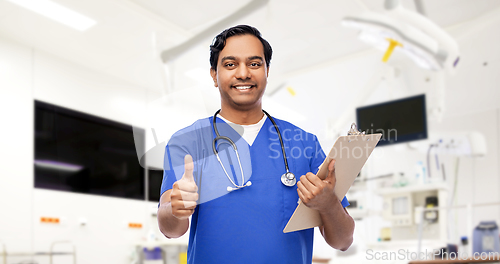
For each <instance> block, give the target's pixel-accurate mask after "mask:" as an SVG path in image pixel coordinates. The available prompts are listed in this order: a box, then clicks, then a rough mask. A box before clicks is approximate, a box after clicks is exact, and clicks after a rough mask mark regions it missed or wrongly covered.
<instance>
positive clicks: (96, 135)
mask: <svg viewBox="0 0 500 264" xmlns="http://www.w3.org/2000/svg"><path fill="white" fill-rule="evenodd" d="M136 132H137V130H136ZM136 140H144V131H142V135H141V133H136ZM138 145H140V146H144V144H138ZM141 153H142V152H141ZM34 163H35V164H34V170H35V181H34V183H35V188H42V189H50V190H59V191H68V192H76V193H85V194H95V195H104V196H112V197H121V198H131V199H140V200H144V199H145V187H144V182H145V181H144V169H143V168H142V167H141V166H140V164H139V161H138V159H137V154H136V149H135V144H134V134H133V131H132V126H130V125H125V124H122V123H118V122H114V121H111V120H107V119H104V118H100V117H96V116H92V115H88V114H84V113H81V112H77V111H74V110H70V109H67V108H62V107H59V106H56V105H52V104H48V103H44V102H40V101H35V159H34Z"/></svg>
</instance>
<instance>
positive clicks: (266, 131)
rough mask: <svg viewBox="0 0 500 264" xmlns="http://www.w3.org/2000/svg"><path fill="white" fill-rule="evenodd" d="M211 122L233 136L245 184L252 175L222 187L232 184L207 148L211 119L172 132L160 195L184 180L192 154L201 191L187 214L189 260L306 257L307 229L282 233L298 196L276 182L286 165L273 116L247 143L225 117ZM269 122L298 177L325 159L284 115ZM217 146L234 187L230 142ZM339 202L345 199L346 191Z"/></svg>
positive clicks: (209, 146) (316, 144)
mask: <svg viewBox="0 0 500 264" xmlns="http://www.w3.org/2000/svg"><path fill="white" fill-rule="evenodd" d="M216 121H217V128H218V130H219V133H220V135H222V136H227V137H229V138H231V139H232V140H233V141H234V142H235V144H236V146H237V148H238V153H239V155H240V160H241V166H242V168H243V173H244V177H245V182H247V181H248V180H250V181H251V182H252V185H251V186H249V187H245V188H243V189H240V190H236V191H233V192H229V193H228V192H227V187H228V186H230V187H234V186H233V185H232V184H231V182H230V181H229V179H228V178H227V176H226V174H225V173H224V171H223V170H222V167H221V165H220V163H219V162H218V161H217V158H216V156H215V155H214V153H213V150H212V140H213V139H214V138H215V133H214V130H213V128H212V117H210V118H205V119H201V120H198V121H196V122H195V123H194V124H193V125H191V126H189V127H187V128H185V129H182V130H180V131H178V132H177V133H176V134H174V135H173V136H172V138H171V140H170V141H169V143H168V145H167V147H166V152H165V164H164V176H163V182H162V187H161V193H163V192H165V191H166V190H169V189H171V188H172V185H173V183H174V182H175V181H177V180H179V179H180V178H182V175H183V173H184V156H185V155H186V154H190V155H191V156H193V161H194V173H193V174H194V178H195V181H196V184H197V185H198V189H199V195H200V196H199V197H200V198H199V201H198V203H199V204H198V206H197V207H196V209H195V212H194V214H193V216H192V220H191V231H190V237H189V246H188V263H311V262H312V249H313V247H312V246H313V233H314V232H313V229H312V228H310V229H306V230H301V231H296V232H291V233H286V234H285V233H283V229H284V228H285V226H286V224H287V222H288V220H289V219H290V217H291V216H292V214H293V212H294V210H295V208H296V207H297V202H298V199H299V197H298V194H297V186H293V187H288V186H285V185H283V184H282V183H281V180H280V177H281V175H282V174H283V173H285V172H286V169H285V165H284V161H283V155H282V152H281V145H280V142H279V139H278V134H277V132H276V130H275V128H274V126H273V124H272V122H271V121H270V120H269V119H267V120H266V121H265V123H264V125H263V126H262V128H261V130H260V132H259V134H258V135H257V138H256V139H255V141H254V142H253V144H252V146H249V145H248V144H247V142H246V141H245V140H244V139H242V138H241V136H240V135H239V134H238V133H237V132H236V131H235V130H234V129H233V128H231V127H230V126H229V125H227V124H226V123H225V122H224V121H223V120H221V119H220V118H217V119H216ZM275 121H276V123H277V125H278V127H279V129H280V131H281V135H282V137H283V143H284V146H285V151H286V154H287V160H288V165H289V167H290V172H293V173H294V174H295V176H296V177H297V179H299V178H300V176H302V175H305V174H306V173H307V172H313V173H316V172H317V171H318V167H319V166H320V165H321V163H322V162H323V160H324V159H325V154H324V152H323V150H322V149H321V146H320V144H319V142H318V140H317V138H316V136H314V135H313V134H310V133H307V132H305V131H304V130H302V129H300V128H298V127H296V126H294V125H292V124H290V123H288V122H286V121H282V120H279V119H275ZM220 143H221V142H219V144H220ZM218 150H219V156H220V158H221V160H222V162H223V164H224V166H225V168H226V171H227V172H228V174H229V176H230V177H232V179H233V181H235V182H236V183H237V184H238V185H241V184H243V182H242V177H241V173H240V167H239V163H238V159H237V157H236V155H235V152H234V150H233V149H232V147H231V146H230V145H229V144H224V143H222V144H220V145H219V147H218ZM342 205H343V206H344V207H346V206H348V205H349V203H348V201H347V199H346V198H345V197H344V199H343V200H342Z"/></svg>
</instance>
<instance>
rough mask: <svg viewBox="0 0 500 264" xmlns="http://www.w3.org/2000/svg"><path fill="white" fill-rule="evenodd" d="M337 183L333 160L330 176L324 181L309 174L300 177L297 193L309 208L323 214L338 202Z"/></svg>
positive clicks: (329, 166)
mask: <svg viewBox="0 0 500 264" xmlns="http://www.w3.org/2000/svg"><path fill="white" fill-rule="evenodd" d="M335 183H336V178H335V160H332V161H331V162H330V164H328V176H327V177H326V178H325V179H324V180H321V179H320V178H319V177H318V176H316V175H314V174H313V173H312V172H309V173H307V174H306V175H303V176H302V177H300V181H299V182H297V192H298V194H299V198H300V199H301V200H302V202H303V203H304V204H305V205H307V207H309V208H312V209H316V210H318V211H320V212H321V211H325V210H328V208H329V207H331V204H332V202H333V201H335V200H338V198H337V196H336V195H335V191H334V189H335Z"/></svg>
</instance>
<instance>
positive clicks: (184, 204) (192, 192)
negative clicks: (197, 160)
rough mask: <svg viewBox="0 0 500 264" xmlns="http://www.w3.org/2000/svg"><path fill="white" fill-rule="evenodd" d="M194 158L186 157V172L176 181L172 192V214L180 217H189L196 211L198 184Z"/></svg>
mask: <svg viewBox="0 0 500 264" xmlns="http://www.w3.org/2000/svg"><path fill="white" fill-rule="evenodd" d="M193 167H194V166H193V158H192V157H191V155H189V154H188V155H186V156H185V157H184V174H183V175H182V178H181V179H180V180H178V181H176V182H175V183H174V185H173V187H172V192H171V193H170V205H171V207H172V215H174V216H175V217H176V218H178V219H187V218H189V216H191V215H192V214H193V213H194V208H195V207H196V201H198V192H197V191H198V186H196V183H195V182H194V178H193Z"/></svg>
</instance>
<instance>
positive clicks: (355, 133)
mask: <svg viewBox="0 0 500 264" xmlns="http://www.w3.org/2000/svg"><path fill="white" fill-rule="evenodd" d="M364 134H365V131H363V132H361V131H359V130H358V127H357V126H356V123H352V124H351V129H349V131H347V135H348V136H359V135H364Z"/></svg>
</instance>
